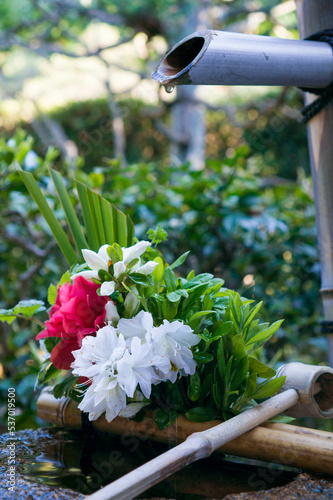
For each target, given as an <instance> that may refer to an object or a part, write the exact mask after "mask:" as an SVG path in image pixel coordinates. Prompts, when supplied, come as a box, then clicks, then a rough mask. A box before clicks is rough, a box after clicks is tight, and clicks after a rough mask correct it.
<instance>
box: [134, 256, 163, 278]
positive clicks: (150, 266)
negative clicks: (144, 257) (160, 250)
mask: <svg viewBox="0 0 333 500" xmlns="http://www.w3.org/2000/svg"><path fill="white" fill-rule="evenodd" d="M157 265H158V264H157V262H154V261H152V260H150V261H149V262H146V264H144V265H143V266H141V267H139V269H137V270H136V272H137V273H139V274H144V275H145V276H147V274H151V273H152V272H153V271H154V269H155V267H156V266H157Z"/></svg>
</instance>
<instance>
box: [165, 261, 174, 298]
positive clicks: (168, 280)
mask: <svg viewBox="0 0 333 500" xmlns="http://www.w3.org/2000/svg"><path fill="white" fill-rule="evenodd" d="M163 279H164V281H165V284H166V288H167V291H168V292H174V291H175V290H176V288H177V280H176V276H175V273H174V272H173V271H172V269H170V266H169V267H166V268H165V270H164V275H163Z"/></svg>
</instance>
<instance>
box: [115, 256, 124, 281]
mask: <svg viewBox="0 0 333 500" xmlns="http://www.w3.org/2000/svg"><path fill="white" fill-rule="evenodd" d="M113 271H114V277H115V279H117V278H119V276H120V275H121V274H123V273H125V272H126V266H125V264H124V263H123V261H122V260H120V261H119V262H116V263H115V265H114V266H113Z"/></svg>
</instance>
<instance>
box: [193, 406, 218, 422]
mask: <svg viewBox="0 0 333 500" xmlns="http://www.w3.org/2000/svg"><path fill="white" fill-rule="evenodd" d="M185 415H186V417H187V418H188V419H189V420H191V421H192V422H209V421H211V420H216V419H217V418H219V417H220V414H219V412H218V411H217V410H215V409H214V408H206V407H202V406H197V407H196V408H192V409H191V410H189V411H188V412H186V413H185Z"/></svg>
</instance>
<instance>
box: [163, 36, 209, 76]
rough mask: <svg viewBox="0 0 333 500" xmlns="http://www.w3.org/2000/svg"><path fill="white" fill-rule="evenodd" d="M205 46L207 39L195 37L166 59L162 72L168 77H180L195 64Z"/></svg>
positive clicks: (177, 47) (174, 50) (179, 46)
mask: <svg viewBox="0 0 333 500" xmlns="http://www.w3.org/2000/svg"><path fill="white" fill-rule="evenodd" d="M204 44H205V39H204V38H203V37H202V36H195V37H193V38H191V39H190V40H187V41H186V42H185V43H182V44H181V45H178V46H176V48H175V49H173V50H172V51H171V52H170V53H169V54H167V55H166V57H165V58H164V60H163V62H162V64H163V66H162V68H161V71H162V72H164V73H165V74H166V75H167V76H180V74H181V72H182V71H183V70H186V69H187V68H188V66H189V65H190V64H193V63H194V62H195V60H196V58H197V56H199V54H200V52H201V49H202V48H203V46H204Z"/></svg>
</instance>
